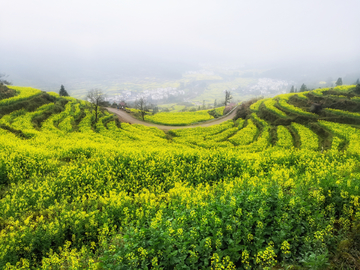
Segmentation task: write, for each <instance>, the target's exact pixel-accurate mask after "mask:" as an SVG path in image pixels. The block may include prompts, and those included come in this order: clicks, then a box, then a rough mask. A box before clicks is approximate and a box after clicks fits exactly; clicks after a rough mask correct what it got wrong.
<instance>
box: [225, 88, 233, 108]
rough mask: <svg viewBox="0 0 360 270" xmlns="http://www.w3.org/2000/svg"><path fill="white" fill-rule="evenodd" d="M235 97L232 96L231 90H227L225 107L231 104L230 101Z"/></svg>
mask: <svg viewBox="0 0 360 270" xmlns="http://www.w3.org/2000/svg"><path fill="white" fill-rule="evenodd" d="M232 98H233V97H232V96H231V92H230V90H225V102H224V104H225V106H226V105H227V104H228V103H230V100H231V99H232Z"/></svg>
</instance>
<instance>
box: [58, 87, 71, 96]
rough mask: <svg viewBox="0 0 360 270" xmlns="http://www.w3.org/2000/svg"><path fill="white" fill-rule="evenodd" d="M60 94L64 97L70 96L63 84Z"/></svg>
mask: <svg viewBox="0 0 360 270" xmlns="http://www.w3.org/2000/svg"><path fill="white" fill-rule="evenodd" d="M59 95H60V96H62V97H68V96H69V94H68V92H66V90H65V88H64V86H63V85H61V87H60V91H59Z"/></svg>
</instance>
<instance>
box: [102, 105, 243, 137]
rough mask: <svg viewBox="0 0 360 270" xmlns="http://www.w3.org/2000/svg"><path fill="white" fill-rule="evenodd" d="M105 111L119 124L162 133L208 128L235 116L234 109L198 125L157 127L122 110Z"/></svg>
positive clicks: (108, 108)
mask: <svg viewBox="0 0 360 270" xmlns="http://www.w3.org/2000/svg"><path fill="white" fill-rule="evenodd" d="M106 109H107V110H108V111H109V112H111V113H114V114H116V115H117V116H118V118H119V120H120V122H125V123H130V124H140V125H144V126H148V127H156V128H158V129H161V130H164V131H167V130H170V129H181V128H194V127H210V126H212V125H217V124H220V123H223V122H225V121H227V120H230V119H233V118H234V117H235V115H236V109H234V110H233V111H232V112H231V113H230V114H228V115H226V116H222V117H220V118H216V119H211V120H209V121H206V122H202V123H199V124H193V125H189V126H166V125H159V124H154V123H149V122H144V121H141V120H139V119H136V118H134V117H133V116H132V115H131V114H129V113H127V112H125V111H123V110H118V109H115V108H110V107H106Z"/></svg>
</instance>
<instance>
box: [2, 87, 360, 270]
mask: <svg viewBox="0 0 360 270" xmlns="http://www.w3.org/2000/svg"><path fill="white" fill-rule="evenodd" d="M359 87H360V86H340V87H335V88H331V89H330V88H329V89H327V88H326V89H325V88H324V89H316V90H313V91H309V92H302V93H294V94H284V95H279V96H276V97H274V98H268V99H260V100H258V101H255V100H254V101H253V102H252V101H249V102H244V103H243V104H242V106H241V107H240V109H239V110H238V112H237V117H236V118H235V119H234V120H229V121H226V122H224V123H222V124H219V125H213V126H211V127H197V128H188V129H177V130H170V131H168V132H167V133H164V132H163V131H161V130H159V129H156V128H152V127H145V126H143V125H136V124H134V125H131V124H127V123H121V122H119V120H118V119H117V118H116V117H114V116H113V115H112V114H110V113H109V112H107V111H106V110H102V111H101V113H100V118H99V121H98V122H96V123H95V122H94V119H95V117H94V112H93V111H92V108H91V105H90V104H89V103H88V102H86V101H82V100H77V99H74V98H71V97H66V98H65V97H60V96H58V95H57V94H56V93H51V92H50V93H46V92H42V91H40V90H38V89H33V88H30V87H13V86H12V87H10V88H11V89H13V90H15V91H16V95H15V96H12V97H9V98H4V99H2V100H0V150H1V151H0V268H4V269H20V268H22V269H29V268H34V269H62V268H65V269H67V268H70V269H150V268H151V269H175V268H176V269H180V268H183V269H204V268H207V269H208V268H212V269H235V268H236V269H254V268H256V267H262V269H271V267H278V268H277V269H279V268H281V267H283V268H285V267H290V266H291V265H292V266H294V267H301V266H304V267H309V268H311V267H314V266H313V265H318V266H317V267H319V268H320V267H322V266H326V264H328V263H329V264H331V266H332V267H335V268H336V267H338V266H339V265H342V266H346V267H356V266H357V265H358V264H357V263H358V261H359V255H358V254H359V250H360V249H359V246H358V241H357V240H358V239H359V235H360V229H359V221H360V203H359V198H360V190H359V186H360V180H359V178H360V167H359V160H360V129H359V124H360V89H359ZM314 104H315V105H321V109H319V110H318V111H317V113H312V112H311V111H310V107H311V106H315V105H314ZM345 252H346V254H345ZM298 269H299V268H298Z"/></svg>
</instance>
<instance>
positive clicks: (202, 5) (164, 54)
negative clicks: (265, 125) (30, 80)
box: [0, 0, 360, 72]
mask: <svg viewBox="0 0 360 270" xmlns="http://www.w3.org/2000/svg"><path fill="white" fill-rule="evenodd" d="M359 12H360V1H359V0H321V1H320V0H236V1H226V0H219V1H212V0H205V1H203V0H191V1H188V0H180V1H174V0H164V1H160V0H153V1H152V0H145V1H144V0H116V1H115V0H102V1H98V0H61V1H53V0H3V1H2V3H1V14H0V72H7V71H6V70H7V68H8V66H11V65H12V69H13V68H14V65H17V66H19V65H22V64H23V65H25V66H26V64H27V63H33V64H35V63H38V64H41V63H42V62H46V63H47V66H49V68H51V64H53V65H54V66H55V65H57V66H58V67H59V66H61V65H63V63H64V61H67V65H68V64H69V61H70V62H71V61H73V62H76V61H78V62H83V63H87V64H89V63H93V61H95V62H96V61H99V59H103V60H104V61H112V60H113V61H116V60H117V59H128V60H129V61H132V60H134V61H138V60H143V59H150V60H152V61H157V59H160V60H163V59H165V60H170V61H194V62H196V61H221V60H229V59H230V60H232V61H235V62H239V63H244V62H254V63H263V62H264V63H265V62H267V63H272V62H274V63H277V62H286V61H289V62H291V61H326V60H329V59H333V60H343V59H349V60H350V59H360V34H359V33H360V16H359Z"/></svg>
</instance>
